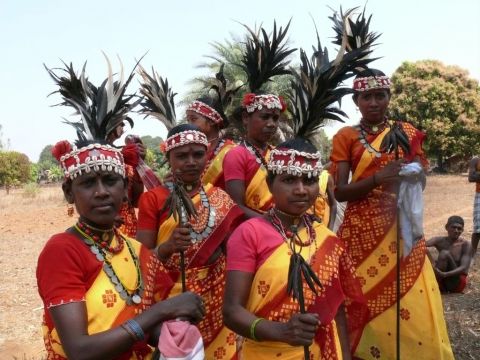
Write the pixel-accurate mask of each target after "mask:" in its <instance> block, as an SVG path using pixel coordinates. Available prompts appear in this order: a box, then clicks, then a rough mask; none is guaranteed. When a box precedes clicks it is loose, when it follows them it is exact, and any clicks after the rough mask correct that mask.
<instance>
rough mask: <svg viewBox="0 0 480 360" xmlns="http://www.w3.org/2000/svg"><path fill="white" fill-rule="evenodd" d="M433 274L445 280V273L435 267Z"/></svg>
mask: <svg viewBox="0 0 480 360" xmlns="http://www.w3.org/2000/svg"><path fill="white" fill-rule="evenodd" d="M433 272H434V273H435V275H437V277H439V278H440V279H443V278H445V273H444V272H443V271H441V270H439V269H438V268H437V267H434V268H433Z"/></svg>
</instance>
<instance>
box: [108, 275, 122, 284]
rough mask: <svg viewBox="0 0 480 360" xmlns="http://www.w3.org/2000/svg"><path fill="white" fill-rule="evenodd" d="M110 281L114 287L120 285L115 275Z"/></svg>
mask: <svg viewBox="0 0 480 360" xmlns="http://www.w3.org/2000/svg"><path fill="white" fill-rule="evenodd" d="M110 281H111V282H112V283H113V284H115V285H121V284H120V281H119V280H118V277H116V276H115V275H114V276H112V277H111V278H110Z"/></svg>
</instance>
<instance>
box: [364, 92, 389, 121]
mask: <svg viewBox="0 0 480 360" xmlns="http://www.w3.org/2000/svg"><path fill="white" fill-rule="evenodd" d="M389 102H390V95H389V93H388V92H387V90H384V89H375V90H369V91H364V92H361V93H359V94H358V97H357V100H356V101H355V104H356V105H357V106H358V108H359V109H360V112H361V113H362V117H363V119H364V120H366V121H367V122H369V123H372V124H378V123H380V122H382V121H383V120H384V119H385V114H386V112H387V108H388V104H389Z"/></svg>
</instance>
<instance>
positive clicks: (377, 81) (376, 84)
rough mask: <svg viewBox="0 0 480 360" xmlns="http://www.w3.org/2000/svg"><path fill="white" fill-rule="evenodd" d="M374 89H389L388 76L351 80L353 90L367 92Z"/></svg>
mask: <svg viewBox="0 0 480 360" xmlns="http://www.w3.org/2000/svg"><path fill="white" fill-rule="evenodd" d="M374 89H390V78H389V77H388V76H367V77H361V78H357V79H355V80H353V90H355V91H360V92H363V91H368V90H374Z"/></svg>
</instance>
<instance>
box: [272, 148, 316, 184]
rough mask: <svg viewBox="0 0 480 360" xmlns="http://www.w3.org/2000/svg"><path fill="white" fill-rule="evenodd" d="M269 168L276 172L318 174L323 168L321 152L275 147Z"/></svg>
mask: <svg viewBox="0 0 480 360" xmlns="http://www.w3.org/2000/svg"><path fill="white" fill-rule="evenodd" d="M267 168H268V170H269V171H271V172H273V173H274V174H282V173H284V172H286V173H287V174H291V175H293V176H300V175H302V174H307V175H308V177H313V176H318V175H319V174H320V172H321V171H322V169H323V166H322V162H321V161H320V152H319V151H317V152H316V153H307V152H303V151H298V150H294V149H278V148H277V149H274V150H272V152H271V153H270V159H269V160H268V165H267Z"/></svg>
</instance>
